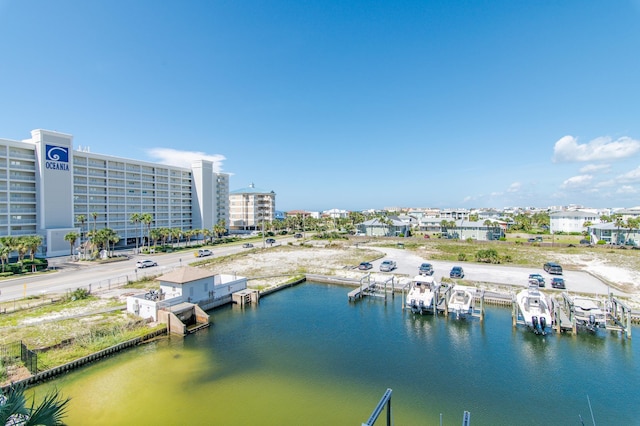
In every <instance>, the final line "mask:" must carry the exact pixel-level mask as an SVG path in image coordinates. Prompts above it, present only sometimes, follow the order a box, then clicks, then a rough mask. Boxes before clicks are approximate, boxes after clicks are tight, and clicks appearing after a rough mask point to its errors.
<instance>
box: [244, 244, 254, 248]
mask: <svg viewBox="0 0 640 426" xmlns="http://www.w3.org/2000/svg"><path fill="white" fill-rule="evenodd" d="M242 248H253V244H251V243H244V244H243V245H242Z"/></svg>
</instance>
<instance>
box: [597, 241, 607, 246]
mask: <svg viewBox="0 0 640 426" xmlns="http://www.w3.org/2000/svg"><path fill="white" fill-rule="evenodd" d="M596 244H598V245H599V246H603V245H605V244H607V242H606V241H605V240H598V242H597V243H596Z"/></svg>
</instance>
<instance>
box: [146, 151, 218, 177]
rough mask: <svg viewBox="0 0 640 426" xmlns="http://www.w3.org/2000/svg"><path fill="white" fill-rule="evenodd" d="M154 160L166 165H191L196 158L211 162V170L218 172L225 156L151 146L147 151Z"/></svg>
mask: <svg viewBox="0 0 640 426" xmlns="http://www.w3.org/2000/svg"><path fill="white" fill-rule="evenodd" d="M147 154H149V155H150V156H151V157H153V158H154V159H155V161H157V162H159V163H161V164H166V165H168V166H177V167H187V168H188V167H191V164H193V162H194V161H196V160H206V161H211V162H212V163H213V171H214V172H216V173H220V172H221V171H222V163H223V161H224V160H226V157H225V156H224V155H221V154H215V155H209V154H205V153H204V152H199V151H179V150H177V149H171V148H152V149H150V150H148V151H147Z"/></svg>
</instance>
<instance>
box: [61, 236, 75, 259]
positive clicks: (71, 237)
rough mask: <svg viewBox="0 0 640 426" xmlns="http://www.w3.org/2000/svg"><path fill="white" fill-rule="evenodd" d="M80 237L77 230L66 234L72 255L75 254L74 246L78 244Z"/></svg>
mask: <svg viewBox="0 0 640 426" xmlns="http://www.w3.org/2000/svg"><path fill="white" fill-rule="evenodd" d="M77 239H78V233H77V232H69V233H68V234H66V235H65V236H64V240H65V241H68V242H69V244H70V245H71V256H73V247H74V246H75V245H76V240H77Z"/></svg>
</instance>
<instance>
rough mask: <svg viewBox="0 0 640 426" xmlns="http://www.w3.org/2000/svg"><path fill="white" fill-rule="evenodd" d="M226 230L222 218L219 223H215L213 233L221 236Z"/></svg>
mask: <svg viewBox="0 0 640 426" xmlns="http://www.w3.org/2000/svg"><path fill="white" fill-rule="evenodd" d="M226 231H227V227H226V223H225V221H224V219H220V220H219V221H218V223H216V224H215V225H213V233H214V234H216V238H220V237H221V236H222V235H224V233H225V232H226Z"/></svg>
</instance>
